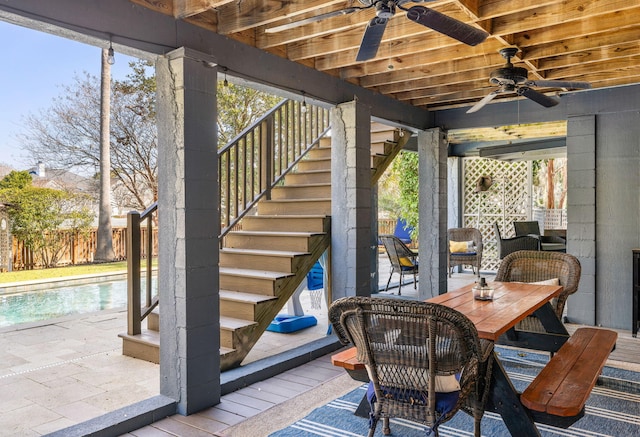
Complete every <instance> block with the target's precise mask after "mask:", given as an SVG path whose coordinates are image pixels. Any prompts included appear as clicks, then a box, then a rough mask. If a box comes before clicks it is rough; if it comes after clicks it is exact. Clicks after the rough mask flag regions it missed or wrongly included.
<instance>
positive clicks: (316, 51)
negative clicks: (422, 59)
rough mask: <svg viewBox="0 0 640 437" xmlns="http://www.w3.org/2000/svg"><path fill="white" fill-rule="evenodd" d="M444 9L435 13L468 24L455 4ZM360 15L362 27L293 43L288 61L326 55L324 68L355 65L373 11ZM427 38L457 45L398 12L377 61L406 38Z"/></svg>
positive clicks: (389, 25) (389, 26)
mask: <svg viewBox="0 0 640 437" xmlns="http://www.w3.org/2000/svg"><path fill="white" fill-rule="evenodd" d="M446 6H447V7H446V8H444V7H443V8H440V9H439V10H438V11H439V12H442V13H443V14H446V15H448V16H450V17H452V18H456V19H459V20H466V21H469V18H468V17H467V16H466V15H465V14H463V13H462V12H461V11H460V10H459V9H458V8H457V7H456V6H455V5H446ZM434 9H435V8H434ZM360 15H361V16H365V17H366V18H367V19H366V20H365V21H364V22H363V23H362V26H356V27H353V28H351V29H350V30H348V31H346V32H340V33H337V34H334V35H331V36H326V37H320V38H311V39H309V40H305V41H304V42H298V43H295V44H293V46H292V47H290V48H289V53H290V55H289V56H290V59H291V60H294V61H295V60H298V59H304V58H307V57H309V56H327V58H326V59H325V61H324V67H323V68H324V69H331V68H340V67H344V66H346V65H349V64H353V63H355V58H356V54H357V51H358V49H359V47H360V43H361V42H362V35H363V34H364V31H365V28H366V25H367V23H368V21H369V20H370V19H371V18H373V17H374V12H373V11H364V12H361V13H360ZM428 35H437V36H438V37H442V38H446V39H445V40H438V41H439V43H440V44H448V45H451V44H456V43H458V42H457V41H456V40H454V39H453V38H450V37H448V36H444V35H442V34H440V33H438V32H435V31H433V30H431V29H429V28H427V27H424V26H421V25H418V24H416V23H414V22H412V21H411V20H409V19H407V18H406V14H405V13H404V12H403V11H399V12H398V13H396V15H395V16H394V17H393V18H391V19H390V20H389V22H388V24H387V27H386V29H385V32H384V37H383V40H382V43H381V44H380V48H379V50H378V55H377V57H376V59H379V58H381V57H384V56H386V55H388V54H389V52H390V51H393V50H395V49H398V48H399V47H400V46H402V45H403V44H402V42H403V41H405V40H407V39H413V40H414V41H417V42H419V40H418V39H417V38H428ZM434 37H435V36H434ZM440 41H442V42H440ZM421 45H425V43H424V42H423V43H422V44H421ZM421 45H418V46H417V47H411V46H405V48H404V49H405V50H420V47H421ZM343 52H344V53H343ZM336 53H337V54H336ZM331 54H336V55H335V56H336V57H335V59H334V58H332V57H331V56H329V55H331ZM405 54H406V53H405ZM347 59H348V61H347Z"/></svg>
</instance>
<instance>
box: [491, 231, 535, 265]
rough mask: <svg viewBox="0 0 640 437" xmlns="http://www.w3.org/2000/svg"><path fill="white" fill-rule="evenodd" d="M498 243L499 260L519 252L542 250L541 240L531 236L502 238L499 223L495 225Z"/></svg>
mask: <svg viewBox="0 0 640 437" xmlns="http://www.w3.org/2000/svg"><path fill="white" fill-rule="evenodd" d="M493 230H494V232H495V234H496V241H497V243H498V258H500V259H503V258H504V257H505V256H507V255H509V254H510V253H513V252H516V251H518V250H540V240H538V239H537V238H535V237H532V236H530V235H521V236H517V237H513V238H502V237H501V236H500V228H499V227H498V223H494V224H493Z"/></svg>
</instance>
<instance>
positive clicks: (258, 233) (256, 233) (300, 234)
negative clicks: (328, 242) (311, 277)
mask: <svg viewBox="0 0 640 437" xmlns="http://www.w3.org/2000/svg"><path fill="white" fill-rule="evenodd" d="M324 233H325V232H285V231H231V232H229V234H227V235H231V234H233V235H254V236H260V237H263V236H264V237H269V236H273V237H303V238H304V237H307V238H308V237H313V236H314V235H323V234H324Z"/></svg>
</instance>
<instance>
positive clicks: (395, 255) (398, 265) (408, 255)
mask: <svg viewBox="0 0 640 437" xmlns="http://www.w3.org/2000/svg"><path fill="white" fill-rule="evenodd" d="M379 238H380V241H381V242H382V244H383V245H384V249H385V251H386V252H387V256H388V257H389V261H390V262H391V273H390V274H389V280H388V281H387V286H386V287H385V288H384V291H387V290H388V289H389V284H390V283H391V277H392V276H393V274H394V273H396V272H398V273H399V274H400V284H399V285H398V296H400V295H401V294H402V285H403V284H402V278H403V277H404V274H405V273H413V288H414V289H417V285H416V284H417V282H418V254H417V253H415V252H413V251H412V250H411V249H409V248H408V247H407V245H406V244H404V243H403V242H402V241H401V240H400V239H399V238H398V237H396V236H395V235H389V234H385V235H380V236H379Z"/></svg>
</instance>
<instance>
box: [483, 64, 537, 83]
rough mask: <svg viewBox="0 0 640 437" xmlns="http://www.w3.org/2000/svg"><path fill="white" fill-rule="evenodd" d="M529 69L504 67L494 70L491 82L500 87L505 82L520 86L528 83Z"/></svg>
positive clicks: (490, 78)
mask: <svg viewBox="0 0 640 437" xmlns="http://www.w3.org/2000/svg"><path fill="white" fill-rule="evenodd" d="M527 75H528V72H527V69H526V68H521V67H504V68H498V69H497V70H493V71H492V72H491V75H490V77H489V82H491V83H492V84H494V85H499V84H500V83H502V82H503V81H505V80H506V81H512V82H513V83H514V84H520V83H524V82H526V81H527Z"/></svg>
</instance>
